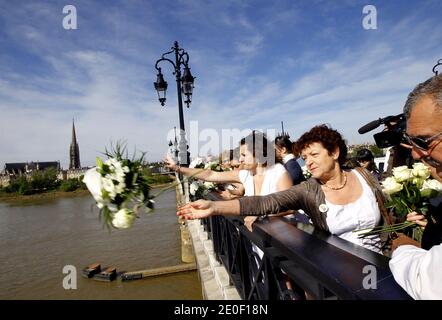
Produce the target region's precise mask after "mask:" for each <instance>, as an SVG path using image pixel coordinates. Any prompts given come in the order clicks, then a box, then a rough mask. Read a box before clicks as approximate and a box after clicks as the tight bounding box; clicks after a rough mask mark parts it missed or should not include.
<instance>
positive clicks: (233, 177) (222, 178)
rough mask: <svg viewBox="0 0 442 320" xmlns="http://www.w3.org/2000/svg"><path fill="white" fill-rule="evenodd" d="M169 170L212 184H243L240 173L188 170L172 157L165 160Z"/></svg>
mask: <svg viewBox="0 0 442 320" xmlns="http://www.w3.org/2000/svg"><path fill="white" fill-rule="evenodd" d="M164 162H165V165H166V167H167V168H169V169H171V170H173V171H175V172H179V173H181V174H182V175H185V176H192V177H195V178H197V179H201V180H204V181H210V182H241V181H240V180H239V175H238V171H225V172H217V171H212V170H210V169H196V168H186V167H180V166H178V165H177V163H176V162H175V161H174V160H173V159H172V158H171V157H170V156H167V158H166V159H165V160H164Z"/></svg>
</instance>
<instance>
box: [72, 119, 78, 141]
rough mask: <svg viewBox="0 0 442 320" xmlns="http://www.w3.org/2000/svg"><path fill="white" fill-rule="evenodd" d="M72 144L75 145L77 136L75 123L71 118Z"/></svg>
mask: <svg viewBox="0 0 442 320" xmlns="http://www.w3.org/2000/svg"><path fill="white" fill-rule="evenodd" d="M71 143H72V144H77V136H76V134H75V123H74V118H72V142H71Z"/></svg>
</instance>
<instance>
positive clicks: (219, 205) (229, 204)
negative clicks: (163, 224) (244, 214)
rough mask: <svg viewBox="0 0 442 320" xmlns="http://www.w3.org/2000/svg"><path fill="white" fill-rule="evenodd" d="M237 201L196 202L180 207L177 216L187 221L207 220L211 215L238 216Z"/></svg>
mask: <svg viewBox="0 0 442 320" xmlns="http://www.w3.org/2000/svg"><path fill="white" fill-rule="evenodd" d="M239 212H240V210H239V201H238V200H230V201H209V200H197V201H195V202H189V203H187V204H185V205H184V206H182V207H180V208H179V209H178V211H177V215H178V216H181V217H183V218H184V219H187V220H193V219H201V218H207V217H210V216H212V215H222V216H227V215H239Z"/></svg>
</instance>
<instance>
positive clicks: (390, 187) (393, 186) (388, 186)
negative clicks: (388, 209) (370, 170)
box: [382, 177, 403, 194]
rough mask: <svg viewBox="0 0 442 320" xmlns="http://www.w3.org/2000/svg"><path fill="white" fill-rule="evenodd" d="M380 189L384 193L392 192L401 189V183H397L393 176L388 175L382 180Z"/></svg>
mask: <svg viewBox="0 0 442 320" xmlns="http://www.w3.org/2000/svg"><path fill="white" fill-rule="evenodd" d="M382 187H383V189H382V191H383V192H384V193H386V194H393V193H396V192H399V191H401V190H402V188H403V186H402V184H400V183H398V182H397V181H396V179H395V178H392V177H388V178H386V179H385V180H384V181H383V182H382Z"/></svg>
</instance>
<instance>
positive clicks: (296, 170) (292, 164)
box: [284, 159, 305, 185]
mask: <svg viewBox="0 0 442 320" xmlns="http://www.w3.org/2000/svg"><path fill="white" fill-rule="evenodd" d="M284 168H285V169H286V170H287V171H288V172H289V175H290V178H292V182H293V185H295V184H300V183H301V182H302V181H305V178H304V175H303V174H302V169H301V166H300V165H299V163H298V161H296V159H290V160H289V161H287V162H286V163H285V164H284Z"/></svg>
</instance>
